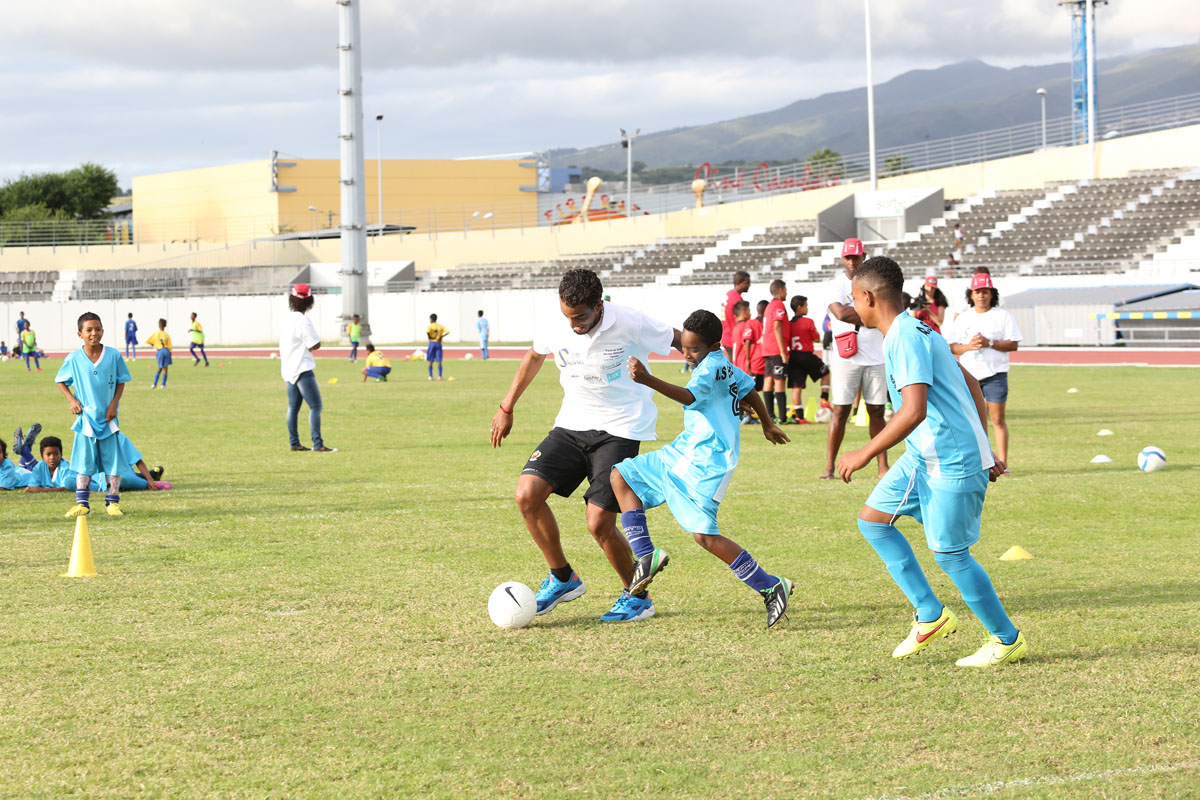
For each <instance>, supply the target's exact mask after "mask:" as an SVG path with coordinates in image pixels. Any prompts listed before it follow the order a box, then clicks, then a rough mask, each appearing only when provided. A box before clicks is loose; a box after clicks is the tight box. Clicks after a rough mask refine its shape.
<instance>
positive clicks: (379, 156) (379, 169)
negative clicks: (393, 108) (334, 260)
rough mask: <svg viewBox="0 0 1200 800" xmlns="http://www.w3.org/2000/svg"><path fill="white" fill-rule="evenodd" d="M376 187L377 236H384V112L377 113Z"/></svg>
mask: <svg viewBox="0 0 1200 800" xmlns="http://www.w3.org/2000/svg"><path fill="white" fill-rule="evenodd" d="M375 148H376V151H375V153H376V155H375V189H376V192H377V196H378V206H379V218H378V219H377V220H375V223H376V224H377V225H378V226H379V229H378V230H377V231H376V233H375V235H376V236H383V114H376V115H375Z"/></svg>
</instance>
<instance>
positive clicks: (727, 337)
mask: <svg viewBox="0 0 1200 800" xmlns="http://www.w3.org/2000/svg"><path fill="white" fill-rule="evenodd" d="M741 301H742V293H741V292H739V291H738V290H737V289H730V290H729V291H728V292H726V293H725V302H723V303H722V304H721V346H722V347H733V328H734V325H735V324H736V323H737V320H735V319H734V318H733V307H734V306H735V305H736V304H738V303H740V302H741Z"/></svg>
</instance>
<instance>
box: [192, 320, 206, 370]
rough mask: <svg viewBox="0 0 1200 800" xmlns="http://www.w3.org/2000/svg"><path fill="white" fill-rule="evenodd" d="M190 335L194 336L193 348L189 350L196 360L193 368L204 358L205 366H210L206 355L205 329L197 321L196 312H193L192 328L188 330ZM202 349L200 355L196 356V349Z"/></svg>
mask: <svg viewBox="0 0 1200 800" xmlns="http://www.w3.org/2000/svg"><path fill="white" fill-rule="evenodd" d="M188 333H190V334H191V335H192V346H191V347H189V348H188V350H189V352H191V354H192V358H194V359H196V360H195V362H194V363H193V364H192V366H193V367H194V366H196V365H197V364H199V363H200V357H201V356H203V357H204V366H206V367H207V366H208V356H206V355H204V327H203V326H202V325H201V324H200V323H199V322H197V321H196V312H195V311H193V312H192V326H191V327H190V328H188ZM197 347H199V348H200V355H199V356H198V355H196V348H197Z"/></svg>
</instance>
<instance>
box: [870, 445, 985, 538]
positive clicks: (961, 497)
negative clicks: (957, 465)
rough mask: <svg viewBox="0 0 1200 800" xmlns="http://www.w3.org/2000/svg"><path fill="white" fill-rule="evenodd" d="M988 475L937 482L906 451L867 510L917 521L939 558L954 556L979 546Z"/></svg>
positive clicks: (872, 497) (885, 477) (938, 478)
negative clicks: (958, 552)
mask: <svg viewBox="0 0 1200 800" xmlns="http://www.w3.org/2000/svg"><path fill="white" fill-rule="evenodd" d="M987 488H988V471H987V470H981V471H980V472H978V473H975V474H973V475H969V476H967V477H961V476H956V477H933V476H931V475H930V474H929V473H928V472H927V471H926V470H924V469H920V468H918V463H917V459H916V458H914V457H913V456H912V455H911V454H910V453H908V452H907V451H905V453H904V455H902V456H900V458H899V459H898V460H897V461H896V463H895V464H894V465H893V466H892V468H891V469H889V470H888V471H887V474H886V475H884V476H883V477H882V478H881V479H880V480H879V483H877V484H875V489H874V490H873V491H872V492H871V496H870V497H868V498H867V505H868V506H870V507H871V508H874V509H876V510H878V511H882V512H883V513H885V514H891V515H892V516H893V521H894V518H895V517H912V518H913V519H915V520H916V521H917V522H919V523H921V525H923V526H924V528H925V543H926V544H927V545H928V546H929V549H930V550H932V551H934V552H935V553H951V552H954V551H956V550H961V549H963V548H964V547H970V546H971V545H973V544H975V543H976V542H978V541H979V518H980V516H981V515H982V514H983V501H984V498H985V497H986V496H987Z"/></svg>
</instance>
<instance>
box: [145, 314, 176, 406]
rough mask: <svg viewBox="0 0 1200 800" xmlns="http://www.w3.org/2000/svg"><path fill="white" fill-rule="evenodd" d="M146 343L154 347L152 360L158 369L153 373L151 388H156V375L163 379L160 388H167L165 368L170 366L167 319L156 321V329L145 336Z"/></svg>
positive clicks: (169, 336)
mask: <svg viewBox="0 0 1200 800" xmlns="http://www.w3.org/2000/svg"><path fill="white" fill-rule="evenodd" d="M146 344H148V345H150V346H151V347H153V348H154V361H155V363H156V364H158V371H157V372H155V373H154V384H153V385H152V386H151V387H150V388H151V389H157V388H158V376H159V375H161V376H162V379H163V383H162V388H164V389H165V388H167V368H168V367H170V366H171V334H169V333H167V321H166V320H165V319H160V320H159V321H158V330H156V331H155V332H154V333H152V334H150V335H149V336H147V337H146Z"/></svg>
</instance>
